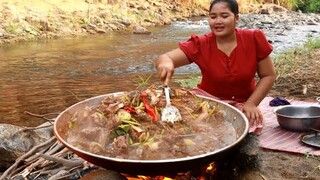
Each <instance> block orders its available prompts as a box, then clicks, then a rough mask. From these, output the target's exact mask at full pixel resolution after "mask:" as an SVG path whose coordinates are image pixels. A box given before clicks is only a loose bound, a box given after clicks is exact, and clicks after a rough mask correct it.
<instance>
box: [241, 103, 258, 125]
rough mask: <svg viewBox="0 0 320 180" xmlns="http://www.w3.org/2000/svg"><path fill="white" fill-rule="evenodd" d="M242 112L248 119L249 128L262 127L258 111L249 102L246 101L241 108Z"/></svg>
mask: <svg viewBox="0 0 320 180" xmlns="http://www.w3.org/2000/svg"><path fill="white" fill-rule="evenodd" d="M242 112H243V113H244V114H245V115H246V117H247V118H248V119H249V125H250V127H258V128H261V127H262V126H263V124H262V121H263V116H262V113H261V111H260V109H259V108H258V107H257V106H256V105H255V104H254V103H253V102H251V101H247V102H246V103H245V104H244V106H243V107H242Z"/></svg>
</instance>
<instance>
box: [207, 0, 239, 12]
mask: <svg viewBox="0 0 320 180" xmlns="http://www.w3.org/2000/svg"><path fill="white" fill-rule="evenodd" d="M220 2H225V3H227V4H228V6H229V8H230V10H231V12H233V14H234V15H238V14H239V6H238V2H237V1H236V0H213V1H212V2H211V4H210V7H209V12H210V11H211V9H212V6H213V5H215V4H217V3H220Z"/></svg>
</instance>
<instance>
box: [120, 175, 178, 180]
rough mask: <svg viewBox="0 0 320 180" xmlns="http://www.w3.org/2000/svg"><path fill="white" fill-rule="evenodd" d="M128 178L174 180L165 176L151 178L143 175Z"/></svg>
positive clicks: (128, 177)
mask: <svg viewBox="0 0 320 180" xmlns="http://www.w3.org/2000/svg"><path fill="white" fill-rule="evenodd" d="M125 176H126V178H127V179H128V180H173V179H171V178H169V177H165V176H156V177H149V176H141V175H138V176H136V177H131V176H127V175H125Z"/></svg>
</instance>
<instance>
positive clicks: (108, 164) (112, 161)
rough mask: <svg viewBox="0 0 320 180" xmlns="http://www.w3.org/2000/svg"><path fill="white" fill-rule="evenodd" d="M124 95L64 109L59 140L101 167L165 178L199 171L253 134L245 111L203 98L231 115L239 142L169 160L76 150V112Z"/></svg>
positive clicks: (57, 130) (58, 128)
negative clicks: (72, 129) (71, 137)
mask: <svg viewBox="0 0 320 180" xmlns="http://www.w3.org/2000/svg"><path fill="white" fill-rule="evenodd" d="M121 93H122V92H118V93H112V94H106V95H101V96H96V97H93V98H90V99H87V100H84V101H81V102H79V103H77V104H74V105H73V106H71V107H69V108H67V109H66V110H64V111H63V112H62V113H61V114H60V115H59V116H58V117H57V119H56V121H55V123H54V134H55V136H56V138H57V139H58V140H59V141H60V142H61V143H62V144H64V145H65V146H66V147H67V148H69V149H70V150H71V151H73V152H74V153H75V154H77V155H78V156H80V157H81V158H83V159H84V160H86V161H88V162H90V163H92V164H95V165H97V166H100V167H103V168H106V169H109V170H114V171H117V172H120V173H127V174H138V175H164V174H171V173H178V172H186V171H189V170H192V169H195V168H200V167H203V166H206V165H208V164H209V163H211V162H213V161H216V160H218V159H221V158H223V157H224V155H226V154H227V153H229V152H230V151H232V150H234V149H235V148H236V146H238V144H239V143H240V142H241V141H242V140H243V139H244V138H245V136H246V135H247V134H248V131H249V121H248V119H247V118H246V116H245V115H244V114H243V113H242V112H241V111H239V110H238V109H236V108H235V107H233V106H231V105H229V104H226V103H224V102H222V101H218V100H214V99H210V98H207V97H202V96H199V97H201V98H205V99H209V100H212V101H215V102H216V103H217V108H218V109H220V110H224V111H225V112H227V113H226V117H225V120H227V121H229V122H230V123H231V124H232V126H233V127H234V129H235V130H236V133H237V139H236V141H235V142H233V143H232V144H230V145H228V146H226V147H223V148H221V149H218V150H216V151H213V152H209V153H206V154H201V155H197V156H192V157H185V158H178V159H165V160H130V159H118V158H111V157H107V156H101V155H97V154H93V153H90V152H87V151H84V150H81V149H79V148H76V147H74V146H72V145H71V144H69V143H68V142H67V141H66V139H67V136H68V130H69V127H68V122H69V121H70V120H71V117H72V116H73V114H74V113H75V112H77V111H78V112H79V111H83V110H84V108H85V107H86V106H95V105H98V104H99V103H100V102H101V101H102V100H103V99H104V98H105V97H106V96H107V95H120V94H121ZM208 134H210V132H208Z"/></svg>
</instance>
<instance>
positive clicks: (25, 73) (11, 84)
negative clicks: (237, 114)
mask: <svg viewBox="0 0 320 180" xmlns="http://www.w3.org/2000/svg"><path fill="white" fill-rule="evenodd" d="M311 27H312V28H315V29H317V28H319V26H318V27H317V26H311ZM308 28H310V26H308V27H307V29H306V27H304V26H297V27H296V28H293V29H292V30H291V31H290V32H291V33H290V32H289V34H291V36H290V35H286V36H283V37H282V36H277V38H278V39H277V40H274V42H275V43H274V44H273V45H274V47H275V49H277V51H276V52H280V51H281V50H283V49H285V48H290V47H293V46H295V45H297V44H298V45H299V43H300V44H301V43H303V42H305V41H306V37H307V36H308V35H310V32H313V31H314V30H310V29H308ZM149 30H150V31H151V32H152V33H151V34H150V35H143V34H133V33H131V32H109V33H106V34H102V35H94V36H86V37H78V38H67V39H56V40H45V41H44V40H43V41H37V42H29V43H22V44H12V45H5V46H2V47H0V54H1V56H0V82H1V87H0V123H9V124H15V125H20V126H36V125H39V124H41V123H43V122H44V121H45V119H43V118H39V117H35V116H33V115H30V114H28V113H26V112H29V113H33V114H37V115H43V114H47V113H55V112H56V113H59V112H61V111H63V110H64V109H66V108H67V107H69V106H71V105H72V104H74V103H76V102H79V101H81V100H84V99H87V98H90V97H93V96H97V95H101V94H106V93H111V92H118V91H127V90H133V89H134V88H135V87H137V84H138V83H139V82H141V81H142V80H146V79H147V78H148V77H151V78H150V80H149V81H148V82H149V83H150V84H153V83H154V84H157V83H158V84H159V85H161V82H160V81H159V78H158V76H157V75H156V73H155V68H154V64H153V61H154V60H155V59H156V58H157V57H158V55H160V54H162V53H164V52H166V51H168V50H171V49H174V48H177V44H178V42H179V41H184V40H187V39H188V38H189V37H190V35H191V34H193V33H194V34H203V33H206V32H208V31H209V28H208V24H207V21H206V20H203V19H193V20H190V21H187V22H175V23H173V24H172V25H170V26H166V27H155V28H150V29H149ZM297 33H298V34H299V35H298V36H297V35H296V34H297ZM266 34H267V35H268V33H266ZM275 37H276V36H274V34H272V35H270V38H273V39H275ZM279 39H280V40H279ZM283 42H285V46H284V44H283ZM193 72H195V73H197V72H199V70H198V68H197V67H196V66H195V65H189V66H186V67H183V68H179V69H177V71H176V73H175V78H176V79H179V78H185V77H186V76H187V75H188V74H189V73H193ZM173 85H174V86H177V85H178V84H177V83H173ZM54 116H55V115H54ZM48 117H49V116H48Z"/></svg>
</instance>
